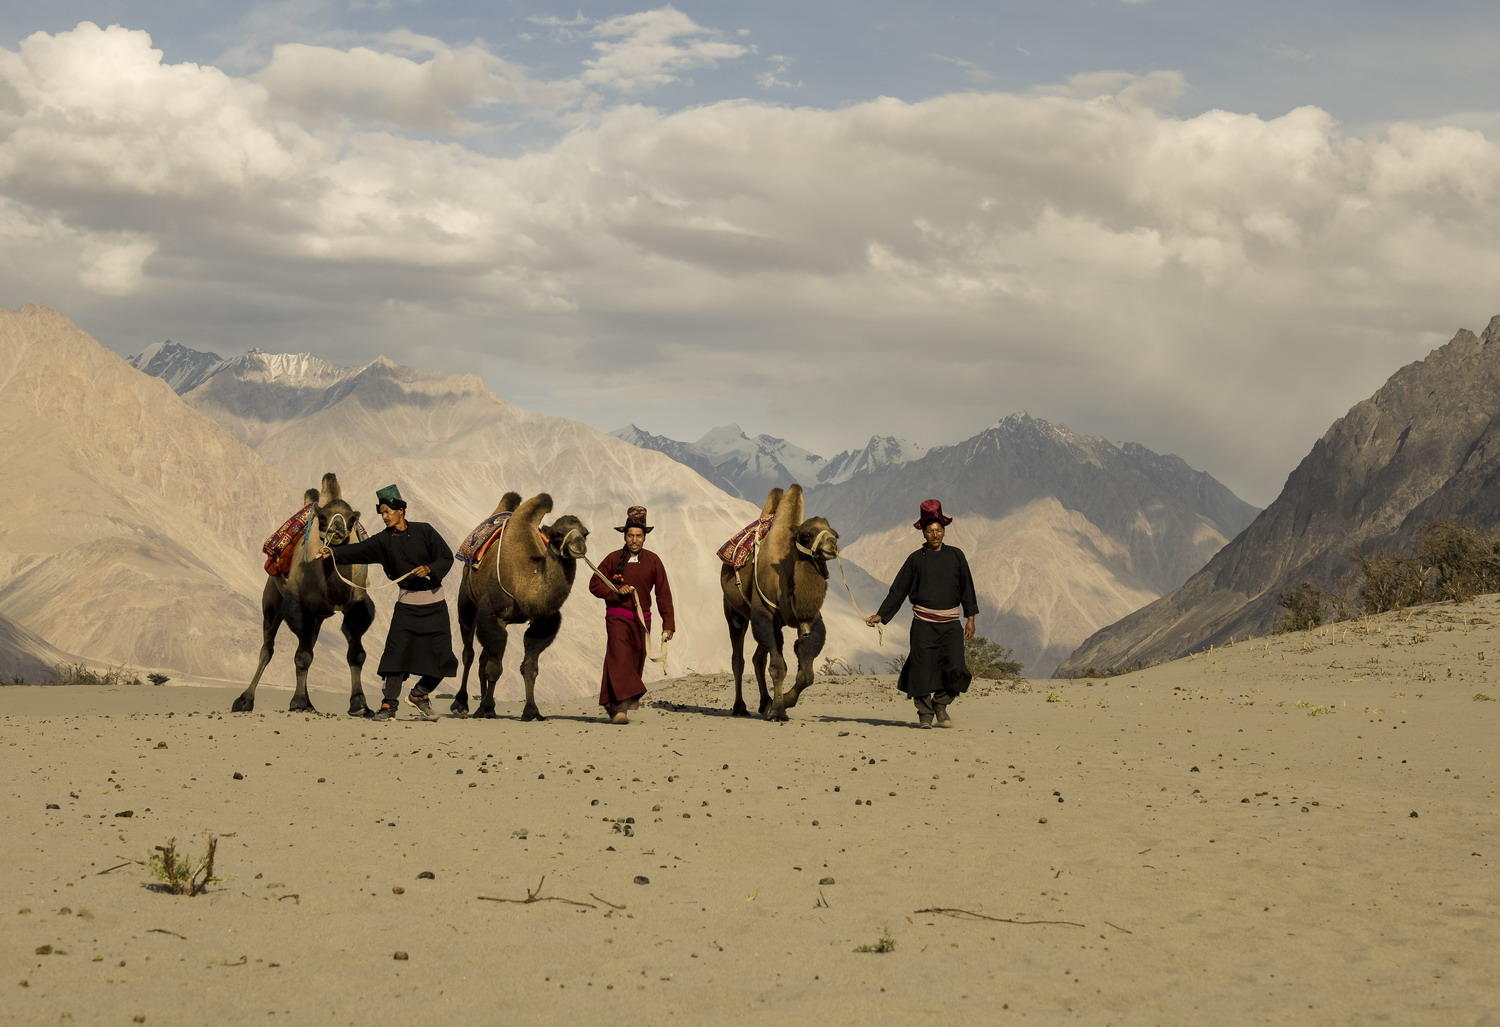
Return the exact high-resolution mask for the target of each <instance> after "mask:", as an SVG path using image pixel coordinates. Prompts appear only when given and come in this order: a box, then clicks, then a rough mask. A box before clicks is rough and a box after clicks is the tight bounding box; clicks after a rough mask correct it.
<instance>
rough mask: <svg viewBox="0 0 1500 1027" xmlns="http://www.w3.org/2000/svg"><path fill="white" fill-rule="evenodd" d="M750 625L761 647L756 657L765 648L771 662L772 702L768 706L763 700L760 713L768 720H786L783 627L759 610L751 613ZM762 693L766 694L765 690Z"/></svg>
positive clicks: (758, 657)
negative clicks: (783, 701) (783, 683)
mask: <svg viewBox="0 0 1500 1027" xmlns="http://www.w3.org/2000/svg"><path fill="white" fill-rule="evenodd" d="M750 627H751V629H752V630H753V631H754V632H755V642H756V645H757V646H758V647H759V648H758V649H757V651H756V654H755V655H756V658H757V659H760V658H761V652H760V650H762V649H763V650H764V651H765V654H766V656H767V658H769V660H770V664H771V666H770V670H771V695H770V700H771V702H770V705H769V706H767V705H765V703H764V701H762V706H761V714H760V715H761V716H762V717H764V718H766V719H767V720H786V710H785V708H784V707H783V706H782V701H781V685H782V682H784V681H785V680H786V660H785V658H783V657H782V655H781V629H780V628H779V627H777V626H776V624H775V623H774V622H773V621H772V620H771V618H770V616H769V615H767V614H764V613H761V612H760V611H758V610H757V611H754V612H752V613H751V614H750ZM762 695H763V696H764V692H762Z"/></svg>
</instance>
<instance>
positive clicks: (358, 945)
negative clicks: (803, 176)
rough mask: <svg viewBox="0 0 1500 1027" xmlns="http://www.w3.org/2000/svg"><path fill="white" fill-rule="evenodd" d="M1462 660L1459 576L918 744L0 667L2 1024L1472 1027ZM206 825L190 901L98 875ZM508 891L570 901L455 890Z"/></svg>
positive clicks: (1490, 960) (700, 717) (1482, 890)
mask: <svg viewBox="0 0 1500 1027" xmlns="http://www.w3.org/2000/svg"><path fill="white" fill-rule="evenodd" d="M1497 661H1500V600H1497V599H1495V598H1487V599H1484V600H1481V601H1480V602H1478V603H1476V604H1473V605H1470V606H1466V607H1460V608H1453V607H1447V608H1443V607H1438V608H1433V609H1431V610H1427V611H1422V612H1419V613H1418V614H1416V615H1413V616H1410V617H1407V618H1405V619H1401V618H1384V619H1379V620H1372V621H1367V622H1360V623H1355V624H1348V625H1335V626H1333V627H1330V628H1326V629H1321V630H1320V631H1318V632H1315V633H1310V634H1307V635H1298V636H1283V637H1281V638H1277V639H1272V640H1262V641H1253V642H1248V643H1243V644H1241V645H1238V646H1233V647H1229V648H1226V649H1221V650H1218V651H1215V652H1213V653H1209V654H1205V655H1203V656H1200V657H1198V658H1195V659H1189V660H1184V661H1180V662H1178V663H1175V664H1171V665H1167V666H1164V667H1161V668H1156V669H1154V670H1151V671H1147V672H1143V673H1139V674H1135V675H1130V676H1127V677H1122V678H1115V679H1113V680H1109V681H1097V682H1084V681H1072V682H1049V681H1038V682H1031V683H1029V685H1023V686H1021V687H1022V688H1023V689H1024V688H1030V690H1029V691H1024V690H1018V691H1011V690H1005V689H1001V688H998V687H996V686H992V685H985V686H983V687H979V688H976V690H975V692H974V693H971V694H970V695H969V696H967V697H966V698H965V699H963V700H961V701H960V702H959V703H958V704H956V705H955V707H954V709H955V713H956V716H957V718H958V720H959V727H958V728H957V729H954V730H948V731H942V730H930V731H922V730H918V729H917V728H916V727H915V726H914V724H913V718H912V717H911V715H910V706H909V705H908V704H907V703H905V702H904V701H896V699H895V698H894V696H893V692H892V688H891V679H890V678H844V679H838V678H833V679H828V680H825V681H822V682H820V683H819V684H818V685H817V686H816V687H815V688H814V690H813V691H811V692H810V693H809V694H808V696H807V697H805V698H804V701H803V703H802V704H801V705H800V706H799V707H798V708H797V709H796V710H794V711H793V716H794V719H793V722H792V723H790V724H787V725H772V724H766V723H762V722H760V721H757V720H743V719H734V718H731V717H728V716H726V715H725V709H726V707H727V706H728V704H729V696H728V695H727V694H726V691H727V690H726V687H725V682H724V680H723V679H693V680H680V681H677V682H675V683H672V684H670V685H664V686H658V687H657V688H656V689H655V690H654V692H653V696H652V697H653V699H654V700H656V702H655V704H654V705H652V706H650V707H648V708H644V709H642V710H641V711H640V712H639V714H637V715H636V718H635V722H634V723H632V724H631V725H629V726H627V727H612V726H609V725H606V724H604V723H602V722H601V721H600V720H599V719H598V718H597V717H596V715H595V709H594V708H591V707H590V706H589V705H588V704H587V703H586V702H581V701H577V700H572V701H569V702H567V703H563V704H551V705H549V704H547V703H546V700H545V694H546V689H545V677H544V679H543V689H542V691H543V709H544V712H547V713H549V714H551V715H552V716H551V718H550V719H549V720H548V721H547V722H546V723H543V724H522V723H520V722H519V721H518V720H517V719H515V716H516V714H517V713H518V708H517V707H516V705H515V704H510V705H508V706H506V707H505V708H504V711H503V712H504V713H505V715H506V717H505V719H500V720H496V721H465V720H458V719H451V718H444V719H442V720H440V721H439V722H436V723H423V722H415V721H408V720H402V721H397V722H394V723H390V724H384V725H382V724H371V723H368V722H364V721H356V720H351V719H349V718H347V717H344V716H342V715H333V714H332V712H331V713H330V715H322V716H309V715H291V714H288V713H286V712H285V711H284V707H285V700H286V698H287V696H288V693H287V692H285V691H279V692H278V691H275V690H267V689H263V690H262V692H261V695H260V709H259V710H258V711H257V712H255V713H252V714H241V715H231V714H229V713H228V712H226V711H227V710H228V708H229V703H230V700H231V699H232V698H233V695H234V693H235V689H233V688H223V687H220V688H206V687H205V688H198V687H176V686H172V685H168V686H166V687H157V688H153V687H151V686H144V687H135V688H113V689H96V688H62V687H52V688H35V687H7V688H0V752H3V753H4V759H5V764H4V765H5V767H6V770H7V773H6V783H5V785H4V787H3V789H0V813H3V816H4V822H5V825H6V830H5V832H4V840H3V842H0V856H3V860H4V865H5V866H7V867H8V868H10V872H11V875H12V876H11V892H10V895H9V897H8V901H7V906H8V907H9V908H5V909H0V918H3V920H4V923H5V930H4V931H3V932H0V959H3V961H4V965H5V967H6V968H7V971H8V978H9V979H7V980H4V981H0V987H4V988H5V992H4V994H5V1000H4V1001H3V1002H0V1019H3V1020H4V1021H5V1022H14V1023H59V1022H71V1023H80V1024H112V1023H119V1024H130V1023H140V1022H144V1023H148V1024H202V1023H211V1022H212V1023H261V1024H265V1023H273V1024H274V1023H295V1024H361V1025H365V1024H370V1023H379V1024H386V1023H393V1024H404V1023H418V1022H431V1021H435V1022H444V1021H445V1020H448V1019H450V1018H457V1017H464V1018H466V1019H467V1020H468V1021H470V1022H477V1023H498V1022H518V1023H551V1022H595V1021H600V1020H604V1019H605V1018H608V1019H609V1020H610V1021H611V1022H617V1023H627V1024H637V1023H639V1024H646V1023H662V1022H672V1021H676V1022H682V1023H731V1022H733V1023H785V1022H792V1021H798V1022H811V1021H814V1020H816V1021H821V1022H824V1023H829V1024H833V1023H839V1024H842V1023H856V1022H859V1023H871V1022H874V1023H897V1022H901V1023H912V1022H916V1023H938V1022H985V1023H997V1022H1008V1021H1010V1020H1015V1021H1028V1022H1033V1023H1055V1022H1066V1021H1076V1022H1084V1023H1123V1024H1136V1023H1140V1024H1151V1023H1169V1024H1178V1023H1286V1022H1298V1023H1318V1024H1323V1023H1327V1024H1342V1023H1376V1022H1388V1023H1396V1024H1412V1023H1434V1024H1500V960H1497V959H1496V957H1495V953H1496V951H1497V950H1500V885H1497V880H1500V877H1497V874H1496V866H1497V862H1496V856H1497V854H1500V815H1497V804H1496V791H1497V765H1496V759H1495V743H1496V740H1497V739H1500V702H1486V701H1483V700H1477V699H1475V698H1474V697H1475V696H1476V694H1488V695H1491V696H1494V697H1495V698H1496V699H1500V672H1497V671H1496V670H1495V669H1494V665H1495V663H1496V662H1497ZM544 673H545V668H544ZM315 699H316V700H317V701H318V702H319V703H320V705H321V707H322V708H323V709H325V710H328V711H341V710H342V709H343V705H344V702H343V698H342V697H341V696H338V695H336V694H334V693H331V692H328V693H325V692H319V693H315ZM49 804H50V805H52V806H53V807H55V808H49ZM126 811H129V813H130V815H128V816H126V815H124V814H125V813H126ZM209 832H211V833H213V834H216V835H217V836H218V837H219V838H220V844H219V858H218V871H219V873H220V874H221V875H222V876H223V878H224V880H223V881H222V883H220V884H217V885H215V886H213V887H212V888H211V889H210V890H209V891H208V892H207V893H206V894H204V895H202V896H199V897H196V898H187V897H179V896H171V895H166V894H161V893H159V892H156V891H153V890H151V888H150V883H151V878H150V877H149V875H148V874H147V872H146V870H145V868H144V867H143V866H142V865H140V864H138V863H134V862H129V861H132V860H135V861H143V860H145V859H146V858H147V856H148V855H149V853H150V852H151V851H152V847H153V846H154V845H156V844H160V843H164V842H166V841H167V840H168V839H169V838H172V837H176V838H177V839H178V840H179V843H184V844H186V845H187V846H188V847H190V848H192V849H194V850H197V849H199V848H201V839H202V836H203V835H204V834H205V833H209ZM121 864H123V865H121ZM424 871H428V872H431V874H432V875H433V876H432V877H431V878H424V877H421V876H419V875H421V874H422V873H423V872H424ZM530 889H536V890H537V893H538V894H539V895H541V896H545V897H548V898H554V897H555V898H558V899H563V898H566V899H571V900H574V901H575V902H577V903H580V904H577V905H575V904H570V903H566V902H562V901H541V902H534V903H531V904H521V903H511V902H495V901H486V900H485V899H483V898H481V897H480V896H490V897H498V898H507V899H523V898H525V897H526V895H527V894H528V890H530ZM934 910H952V911H954V912H943V911H934ZM958 911H969V912H968V913H964V912H958ZM985 918H997V919H985ZM882 936H886V937H888V938H890V939H893V940H894V943H895V948H894V950H893V951H889V952H885V953H869V952H858V951H856V949H857V948H859V947H861V946H874V945H876V944H877V943H878V942H879V940H880V939H881V938H882ZM47 947H50V951H48V950H47ZM398 952H399V953H405V954H406V955H407V958H406V959H397V958H395V954H396V953H398ZM44 953H45V954H44Z"/></svg>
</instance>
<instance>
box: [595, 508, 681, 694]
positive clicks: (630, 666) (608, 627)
mask: <svg viewBox="0 0 1500 1027" xmlns="http://www.w3.org/2000/svg"><path fill="white" fill-rule="evenodd" d="M615 530H616V531H618V532H621V533H623V534H624V536H625V545H624V546H623V547H622V548H620V549H617V550H615V551H614V552H612V553H610V554H609V555H608V556H606V557H605V558H604V559H603V560H601V561H599V573H600V574H603V575H604V577H605V578H607V579H609V580H608V582H606V581H601V580H599V578H598V576H595V577H592V578H590V579H589V591H590V592H592V593H593V594H594V595H596V596H598V597H599V598H600V599H603V600H604V639H605V641H604V678H603V680H602V681H601V682H600V685H599V705H600V706H603V707H604V712H605V713H607V714H608V715H609V719H610V722H611V723H614V724H628V723H629V722H630V718H629V716H628V715H627V711H629V710H633V709H635V708H636V707H638V706H639V705H640V704H641V696H643V695H645V694H646V685H645V682H643V681H642V680H641V671H642V670H643V669H644V668H645V666H646V641H647V637H648V636H649V634H650V631H651V597H652V594H653V593H654V594H655V596H656V604H657V606H659V607H660V608H661V640H662V644H663V645H665V644H666V643H667V642H670V641H671V640H672V635H673V633H674V632H675V630H676V627H677V622H676V619H675V617H674V614H673V609H672V588H671V586H670V585H668V584H667V569H666V567H664V566H663V565H662V562H661V558H660V557H659V556H657V555H656V554H655V553H653V552H651V551H650V550H648V549H647V548H646V536H647V535H648V534H650V533H651V532H652V531H653V530H654V529H653V527H652V526H651V525H649V524H647V523H646V508H645V507H644V506H632V507H631V508H630V509H629V510H627V511H626V513H625V523H624V524H622V525H620V526H619V527H617V528H615ZM637 600H639V601H640V605H639V608H637V605H636V601H637ZM637 609H639V616H637Z"/></svg>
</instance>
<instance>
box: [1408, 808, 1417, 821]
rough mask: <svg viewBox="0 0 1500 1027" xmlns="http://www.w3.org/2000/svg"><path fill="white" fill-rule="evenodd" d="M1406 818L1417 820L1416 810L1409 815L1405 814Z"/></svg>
mask: <svg viewBox="0 0 1500 1027" xmlns="http://www.w3.org/2000/svg"><path fill="white" fill-rule="evenodd" d="M1407 816H1408V817H1410V818H1411V819H1412V820H1415V819H1417V811H1416V810H1412V811H1411V812H1410V813H1408V814H1407Z"/></svg>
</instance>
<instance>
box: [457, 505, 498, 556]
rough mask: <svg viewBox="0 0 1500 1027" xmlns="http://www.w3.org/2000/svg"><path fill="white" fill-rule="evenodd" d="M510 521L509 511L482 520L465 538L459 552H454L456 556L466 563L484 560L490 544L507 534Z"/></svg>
mask: <svg viewBox="0 0 1500 1027" xmlns="http://www.w3.org/2000/svg"><path fill="white" fill-rule="evenodd" d="M509 521H510V512H509V511H506V512H504V513H497V514H493V515H492V516H489V517H486V518H485V519H484V520H482V521H480V522H479V525H478V527H476V528H475V529H474V530H473V531H471V532H469V536H468V538H466V539H464V541H463V545H461V546H459V547H458V552H456V553H454V554H453V555H454V558H455V559H458V560H461V561H463V562H464V563H478V562H479V561H480V560H483V559H484V554H485V553H487V552H489V550H490V546H492V545H494V544H495V543H496V542H498V541H500V536H501V535H504V534H505V525H506V524H507V523H509Z"/></svg>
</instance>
